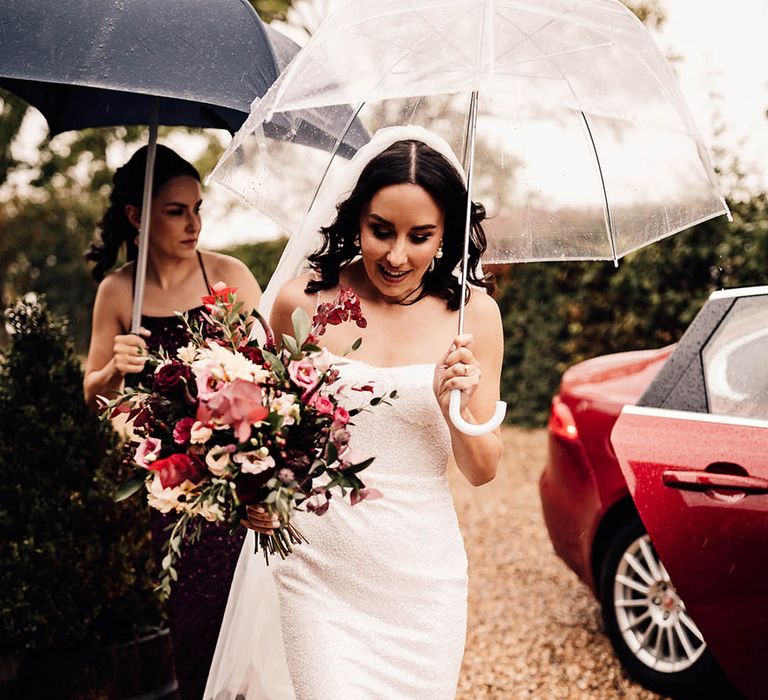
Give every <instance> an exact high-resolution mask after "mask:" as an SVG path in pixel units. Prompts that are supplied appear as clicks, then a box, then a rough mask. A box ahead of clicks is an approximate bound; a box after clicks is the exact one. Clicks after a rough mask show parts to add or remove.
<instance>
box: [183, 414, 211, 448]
mask: <svg viewBox="0 0 768 700" xmlns="http://www.w3.org/2000/svg"><path fill="white" fill-rule="evenodd" d="M211 435H213V430H211V429H210V428H209V427H208V426H207V425H205V423H201V422H200V421H199V420H196V421H195V422H194V423H193V424H192V430H190V432H189V442H190V443H192V444H193V445H204V444H205V443H206V442H208V440H210V439H211Z"/></svg>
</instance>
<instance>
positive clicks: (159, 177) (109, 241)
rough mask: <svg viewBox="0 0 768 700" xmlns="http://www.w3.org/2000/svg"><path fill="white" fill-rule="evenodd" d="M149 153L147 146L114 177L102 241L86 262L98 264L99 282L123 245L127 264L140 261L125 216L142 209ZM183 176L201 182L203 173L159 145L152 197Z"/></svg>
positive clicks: (133, 232)
mask: <svg viewBox="0 0 768 700" xmlns="http://www.w3.org/2000/svg"><path fill="white" fill-rule="evenodd" d="M147 151H148V148H147V146H143V147H142V148H140V149H139V150H138V151H136V153H134V154H133V155H132V156H131V158H130V160H129V161H128V162H127V163H126V164H125V165H123V166H122V167H120V168H118V169H117V170H116V171H115V174H114V176H113V177H112V193H111V194H110V195H109V206H108V207H107V210H106V211H105V212H104V216H103V218H102V219H101V221H100V222H99V224H98V238H97V239H96V240H95V241H94V242H93V243H91V247H90V249H89V250H88V251H87V252H86V254H85V259H86V260H89V261H91V262H95V263H96V265H95V266H94V268H93V270H92V274H93V276H94V277H95V278H96V280H97V281H98V282H100V281H101V280H103V279H104V275H106V273H107V272H109V270H111V269H112V268H113V267H114V266H115V263H116V262H117V256H118V255H119V253H120V248H121V247H122V246H123V244H125V257H126V260H128V261H131V260H135V259H136V255H137V253H138V246H137V245H136V235H137V232H136V228H135V227H134V225H133V224H132V223H131V222H130V221H129V220H128V217H127V216H126V214H125V207H126V206H127V205H128V204H132V205H134V206H136V207H139V209H141V204H142V202H141V200H142V196H143V190H144V170H145V168H146V167H147ZM180 175H188V176H189V177H193V178H195V180H197V181H198V182H200V173H198V172H197V170H196V168H195V166H194V165H192V164H191V163H189V162H188V161H186V160H184V159H183V158H182V157H181V156H180V155H179V154H178V153H176V151H173V150H171V149H170V148H168V147H167V146H161V145H160V144H158V145H157V153H156V154H155V176H154V180H153V183H152V196H153V197H154V195H155V194H157V191H158V190H159V189H160V188H161V187H162V186H163V185H164V184H165V183H166V182H168V180H170V179H172V178H174V177H178V176H180Z"/></svg>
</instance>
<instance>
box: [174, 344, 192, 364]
mask: <svg viewBox="0 0 768 700" xmlns="http://www.w3.org/2000/svg"><path fill="white" fill-rule="evenodd" d="M176 357H178V358H179V359H180V360H181V361H182V362H186V363H187V364H188V365H191V364H192V363H193V362H194V361H195V360H196V359H197V347H196V346H195V345H194V344H193V343H189V344H188V345H186V346H185V347H183V348H179V349H178V350H177V351H176Z"/></svg>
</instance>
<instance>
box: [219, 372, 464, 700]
mask: <svg viewBox="0 0 768 700" xmlns="http://www.w3.org/2000/svg"><path fill="white" fill-rule="evenodd" d="M344 362H345V363H346V364H343V365H342V366H341V367H340V369H341V380H340V381H341V383H344V384H348V385H351V384H356V383H368V382H370V381H373V382H374V384H375V388H376V393H377V394H381V393H383V392H385V391H386V392H389V391H392V390H393V389H397V392H398V398H397V399H395V400H394V401H393V402H392V404H393V405H391V406H386V405H381V406H377V407H375V408H374V409H372V410H371V411H365V412H362V413H360V414H358V415H357V416H355V418H354V419H353V420H354V423H355V425H354V427H352V428H351V432H352V442H351V445H352V447H353V449H354V450H355V451H356V452H357V453H358V455H359V456H361V457H362V456H366V455H370V456H375V457H376V459H375V461H374V462H373V464H372V465H371V466H370V467H369V468H368V469H366V470H365V471H364V472H362V473H361V477H362V479H363V481H364V482H365V483H366V485H367V486H370V487H375V488H377V489H379V490H380V491H381V492H382V493H383V497H382V498H381V499H379V500H375V501H364V502H363V503H360V504H358V505H355V506H350V505H349V501H348V499H347V500H345V501H343V502H342V501H341V499H336V498H334V499H332V501H331V506H330V508H329V510H328V512H327V513H326V514H325V515H322V516H316V515H314V514H311V513H298V514H297V515H296V519H295V523H296V525H297V527H298V528H299V529H300V530H301V531H302V533H303V534H304V535H305V536H306V537H307V539H308V540H309V544H303V545H301V546H299V547H297V548H295V550H294V553H293V554H292V555H290V556H289V557H288V558H287V559H286V560H285V561H280V560H279V559H276V560H271V563H270V566H269V567H266V566H265V565H264V562H263V558H262V556H261V553H259V554H258V555H254V553H253V534H252V533H249V537H248V538H247V540H246V543H245V545H244V548H243V551H242V553H241V555H240V561H239V563H238V568H237V572H236V574H235V579H234V581H233V585H232V591H231V593H230V598H229V603H228V606H227V612H226V615H225V618H224V623H223V626H222V630H221V634H220V637H219V643H218V646H217V649H216V655H215V657H214V661H213V665H212V668H211V674H210V676H209V679H208V686H207V688H206V693H205V698H206V700H291V699H293V698H296V699H297V700H344V699H349V700H373V699H375V698H381V699H387V700H392V699H395V698H412V699H414V700H432V699H435V700H442V699H445V700H448V699H449V698H454V697H455V694H456V685H457V681H458V675H459V669H460V667H461V660H462V656H463V652H464V642H465V635H466V618H467V559H466V554H465V552H464V545H463V541H462V538H461V534H460V532H459V526H458V522H457V519H456V513H455V511H454V507H453V501H452V499H451V494H450V492H449V489H448V482H447V479H446V466H447V462H448V458H449V455H450V440H449V435H448V428H447V426H446V425H445V421H444V419H443V417H442V414H441V413H440V409H439V407H438V404H437V400H436V399H435V396H434V393H433V391H432V378H433V372H434V365H427V364H421V365H407V366H402V367H388V368H383V367H374V366H372V365H368V364H366V363H363V362H358V361H356V360H354V359H352V360H345V361H344ZM350 393H351V394H355V395H358V396H361V398H362V396H365V397H367V398H369V397H370V394H363V395H360V394H357V392H350ZM356 456H357V455H356Z"/></svg>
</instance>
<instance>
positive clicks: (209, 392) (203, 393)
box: [195, 363, 222, 400]
mask: <svg viewBox="0 0 768 700" xmlns="http://www.w3.org/2000/svg"><path fill="white" fill-rule="evenodd" d="M211 367H213V363H209V364H207V365H204V364H202V363H201V365H200V366H198V367H196V368H195V383H196V384H197V396H198V398H199V399H201V400H205V399H208V398H210V397H211V396H213V395H214V394H215V393H216V391H217V390H218V389H219V387H220V386H221V384H222V382H220V381H219V380H218V379H216V377H214V376H213V373H212V372H211Z"/></svg>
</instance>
